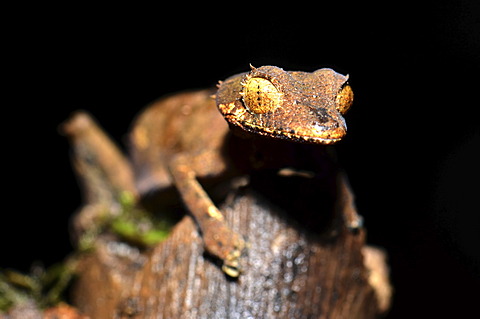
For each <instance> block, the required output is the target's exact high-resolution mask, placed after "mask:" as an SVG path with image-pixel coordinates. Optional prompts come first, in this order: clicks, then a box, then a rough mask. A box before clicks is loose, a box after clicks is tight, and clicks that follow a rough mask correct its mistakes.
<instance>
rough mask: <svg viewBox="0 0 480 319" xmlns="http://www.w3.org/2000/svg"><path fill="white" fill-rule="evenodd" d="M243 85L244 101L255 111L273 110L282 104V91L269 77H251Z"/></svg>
mask: <svg viewBox="0 0 480 319" xmlns="http://www.w3.org/2000/svg"><path fill="white" fill-rule="evenodd" d="M243 86H244V89H243V92H242V95H243V102H244V103H245V106H246V107H247V108H248V109H249V110H250V111H252V112H253V113H256V114H263V113H268V112H273V111H275V109H276V108H277V107H279V106H280V105H281V104H282V93H281V92H280V91H278V89H277V88H276V87H275V85H273V84H272V82H270V81H269V80H267V79H264V78H255V77H253V78H249V79H248V80H247V81H246V82H245V83H244V85H243Z"/></svg>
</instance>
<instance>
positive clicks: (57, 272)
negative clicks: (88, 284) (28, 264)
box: [0, 258, 76, 311]
mask: <svg viewBox="0 0 480 319" xmlns="http://www.w3.org/2000/svg"><path fill="white" fill-rule="evenodd" d="M75 264H76V262H75V260H74V258H70V259H67V261H66V262H64V263H62V264H56V265H53V266H51V267H49V268H47V269H45V268H43V267H41V266H35V267H33V268H32V271H31V272H30V273H29V274H22V273H20V272H17V271H15V270H1V269H0V310H1V311H7V310H8V309H9V308H10V307H12V306H14V305H19V304H22V303H25V302H27V301H29V300H33V301H34V302H35V303H36V304H37V305H38V306H39V307H40V308H47V307H51V306H54V305H56V304H58V303H60V302H61V301H63V295H64V292H65V290H66V288H67V287H68V285H69V283H70V281H71V279H72V278H73V276H74V272H75Z"/></svg>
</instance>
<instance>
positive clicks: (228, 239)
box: [169, 155, 245, 277]
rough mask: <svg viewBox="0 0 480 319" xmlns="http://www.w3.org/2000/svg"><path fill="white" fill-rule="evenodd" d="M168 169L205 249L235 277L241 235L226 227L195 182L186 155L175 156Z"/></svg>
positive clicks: (241, 245) (212, 204)
mask: <svg viewBox="0 0 480 319" xmlns="http://www.w3.org/2000/svg"><path fill="white" fill-rule="evenodd" d="M169 168H170V173H171V175H172V177H173V181H174V184H175V186H176V188H177V189H178V191H179V193H180V195H181V197H182V199H183V201H184V203H185V205H186V206H187V208H188V210H189V211H190V213H191V214H192V215H193V217H194V218H195V221H196V222H197V224H198V226H199V228H200V231H201V233H202V238H203V241H204V245H205V249H206V250H207V252H208V253H209V254H211V255H213V256H215V257H217V258H219V259H221V260H222V261H223V265H222V270H223V271H224V272H225V273H226V274H227V275H229V276H230V277H238V276H239V275H240V272H241V267H240V257H241V255H242V251H243V250H244V248H245V241H244V240H243V238H242V236H241V235H240V234H238V233H236V232H234V231H233V230H232V229H230V227H228V225H227V224H226V222H225V218H224V217H223V215H222V213H221V212H220V210H219V209H218V208H217V207H216V206H215V204H214V203H213V202H212V200H211V199H210V197H209V196H208V194H207V193H206V192H205V190H204V189H203V187H202V185H200V183H199V182H198V180H197V177H196V174H195V171H194V170H193V169H192V168H191V165H189V164H188V159H187V158H186V157H184V156H182V155H179V156H177V157H175V159H174V160H172V162H171V163H170V166H169Z"/></svg>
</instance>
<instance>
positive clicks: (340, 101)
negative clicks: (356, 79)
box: [335, 84, 353, 114]
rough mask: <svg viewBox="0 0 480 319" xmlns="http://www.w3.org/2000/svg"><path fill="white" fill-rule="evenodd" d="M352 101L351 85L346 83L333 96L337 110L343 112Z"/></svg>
mask: <svg viewBox="0 0 480 319" xmlns="http://www.w3.org/2000/svg"><path fill="white" fill-rule="evenodd" d="M352 103H353V91H352V87H351V86H350V85H348V84H346V85H344V86H343V87H342V88H341V89H340V91H339V92H338V94H337V96H336V98H335V107H336V108H337V110H338V111H339V112H340V113H342V114H345V113H346V112H347V111H348V109H349V108H350V107H351V106H352Z"/></svg>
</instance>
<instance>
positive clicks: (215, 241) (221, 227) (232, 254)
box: [202, 219, 245, 278]
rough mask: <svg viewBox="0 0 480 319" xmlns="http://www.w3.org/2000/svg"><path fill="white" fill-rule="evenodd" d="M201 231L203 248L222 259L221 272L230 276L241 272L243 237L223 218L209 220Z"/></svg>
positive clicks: (235, 275)
mask: <svg viewBox="0 0 480 319" xmlns="http://www.w3.org/2000/svg"><path fill="white" fill-rule="evenodd" d="M204 226H205V225H204ZM202 232H203V236H202V237H203V240H204V243H205V249H206V250H207V251H208V253H209V254H211V255H213V256H215V257H217V258H219V259H220V260H222V262H223V265H222V270H223V272H224V273H225V274H227V275H228V276H230V277H233V278H236V277H238V276H239V275H240V273H241V272H242V267H241V262H240V259H241V257H242V254H243V251H244V250H245V241H244V239H243V237H242V236H241V235H240V234H238V233H236V232H234V231H233V230H231V229H230V228H229V227H228V226H227V225H226V224H225V223H224V221H223V220H222V221H220V220H215V219H212V220H210V222H209V223H208V227H206V228H203V229H202Z"/></svg>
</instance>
